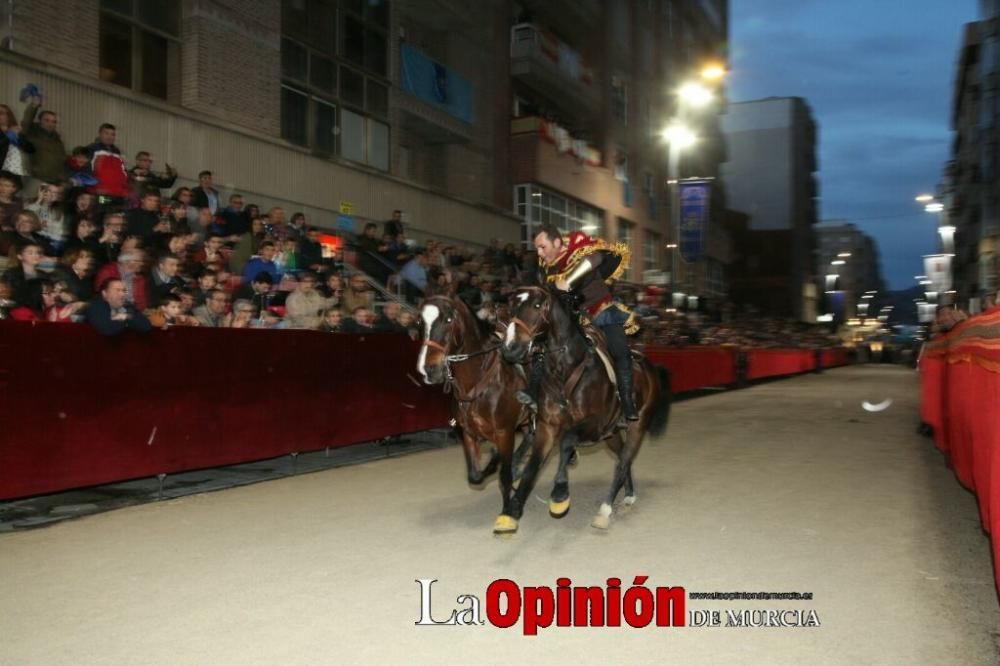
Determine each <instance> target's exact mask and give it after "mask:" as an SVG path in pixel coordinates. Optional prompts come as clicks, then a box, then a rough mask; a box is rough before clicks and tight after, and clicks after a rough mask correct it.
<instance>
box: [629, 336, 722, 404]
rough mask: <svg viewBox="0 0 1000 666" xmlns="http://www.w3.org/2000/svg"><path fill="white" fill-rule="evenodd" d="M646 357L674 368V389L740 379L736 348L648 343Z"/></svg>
mask: <svg viewBox="0 0 1000 666" xmlns="http://www.w3.org/2000/svg"><path fill="white" fill-rule="evenodd" d="M644 353H645V354H646V357H647V358H648V359H649V360H650V362H652V363H654V364H655V365H662V366H663V367H665V368H667V369H668V370H670V381H671V390H672V391H673V392H674V393H681V392H683V391H692V390H694V389H698V388H702V387H705V386H726V385H729V384H735V383H736V353H737V352H736V350H734V349H722V348H716V347H707V348H704V347H690V348H686V349H675V348H669V347H647V348H646V349H645V350H644Z"/></svg>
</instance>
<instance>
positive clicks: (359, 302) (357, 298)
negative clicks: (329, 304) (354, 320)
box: [340, 274, 375, 313]
mask: <svg viewBox="0 0 1000 666" xmlns="http://www.w3.org/2000/svg"><path fill="white" fill-rule="evenodd" d="M374 306H375V294H373V293H372V292H371V290H370V289H368V283H367V282H366V281H365V277H364V276H363V275H357V274H355V275H352V276H351V277H350V279H349V280H348V281H347V289H345V290H344V293H343V294H341V296H340V308H341V309H342V310H343V311H344V312H351V313H353V312H354V311H355V310H356V309H357V308H359V307H364V308H368V309H369V310H371V309H372V308H373V307H374Z"/></svg>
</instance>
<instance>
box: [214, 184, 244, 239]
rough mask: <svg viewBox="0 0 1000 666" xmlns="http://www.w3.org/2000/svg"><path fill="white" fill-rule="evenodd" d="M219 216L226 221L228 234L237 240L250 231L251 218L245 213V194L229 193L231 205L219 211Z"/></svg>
mask: <svg viewBox="0 0 1000 666" xmlns="http://www.w3.org/2000/svg"><path fill="white" fill-rule="evenodd" d="M218 217H221V218H222V219H223V220H224V221H225V228H226V235H227V236H229V238H230V240H232V241H233V242H236V241H238V240H239V237H240V236H242V235H243V234H245V233H247V232H249V231H250V220H248V219H247V217H246V216H245V215H244V214H243V195H242V194H231V195H229V205H228V206H226V207H225V208H223V209H222V210H221V211H219V215H218Z"/></svg>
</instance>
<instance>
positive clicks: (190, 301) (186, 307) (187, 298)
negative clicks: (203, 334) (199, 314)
mask: <svg viewBox="0 0 1000 666" xmlns="http://www.w3.org/2000/svg"><path fill="white" fill-rule="evenodd" d="M177 297H178V298H180V299H181V314H182V315H190V316H191V318H192V319H193V318H194V315H193V314H192V311H193V310H194V306H195V305H194V296H193V295H192V294H191V290H190V289H187V288H184V289H181V290H180V292H179V293H178V294H177ZM191 325H192V326H200V325H201V324H200V322H199V323H193V324H191Z"/></svg>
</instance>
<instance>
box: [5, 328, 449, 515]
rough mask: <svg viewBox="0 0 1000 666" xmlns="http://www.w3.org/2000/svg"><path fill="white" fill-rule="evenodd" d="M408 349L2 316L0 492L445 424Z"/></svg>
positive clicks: (383, 343) (395, 340)
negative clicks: (115, 331) (419, 381)
mask: <svg viewBox="0 0 1000 666" xmlns="http://www.w3.org/2000/svg"><path fill="white" fill-rule="evenodd" d="M416 357H417V343H414V342H412V341H411V340H410V339H409V338H405V337H402V336H395V335H371V336H365V337H356V336H346V335H336V334H324V333H319V332H313V331H277V332H276V331H259V330H240V331H233V330H226V329H201V328H173V329H170V330H167V331H153V332H152V333H150V334H148V335H137V334H133V333H131V332H127V333H125V334H123V335H121V336H119V337H117V338H104V337H101V336H100V335H98V334H97V333H95V332H94V331H93V330H91V328H90V327H89V326H85V325H75V324H48V323H35V324H31V323H21V322H0V389H2V390H0V499H9V498H13V497H22V496H27V495H34V494H40V493H48V492H54V491H57V490H65V489H68V488H74V487H80V486H88V485H95V484H100V483H108V482H112V481H120V480H123V479H128V478H136V477H143V476H150V475H155V474H159V473H171V472H177V471H181V470H188V469H197V468H202V467H213V466H218V465H229V464H234V463H238V462H245V461H250V460H260V459H263V458H270V457H274V456H278V455H282V454H284V453H289V452H294V451H309V450H315V449H321V448H324V447H326V446H331V447H333V446H342V445H346V444H352V443H357V442H363V441H370V440H375V439H379V438H381V437H385V436H389V435H394V434H399V433H405V432H415V431H420V430H427V429H429V428H434V427H441V426H444V425H446V424H447V422H448V419H449V417H450V416H449V411H448V402H447V398H446V396H444V394H443V393H442V392H441V389H440V387H420V386H417V385H415V384H414V383H413V381H411V380H410V379H409V378H408V377H407V374H409V375H411V376H416V375H417V373H416V370H415V365H416Z"/></svg>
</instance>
